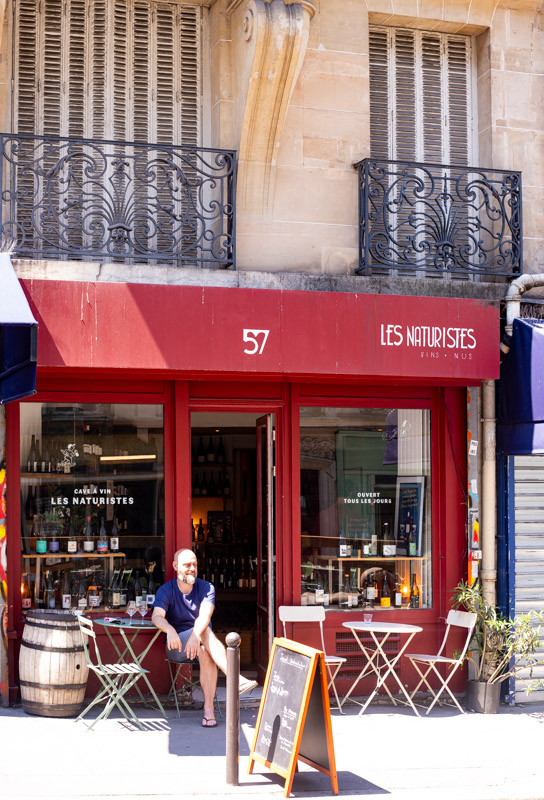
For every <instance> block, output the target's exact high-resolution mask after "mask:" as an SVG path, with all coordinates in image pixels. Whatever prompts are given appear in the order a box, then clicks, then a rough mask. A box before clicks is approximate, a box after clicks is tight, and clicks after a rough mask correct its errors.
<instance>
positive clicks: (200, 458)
mask: <svg viewBox="0 0 544 800" xmlns="http://www.w3.org/2000/svg"><path fill="white" fill-rule="evenodd" d="M196 460H197V463H198V464H204V462H205V461H206V448H205V447H204V440H203V438H202V436H201V437H200V440H199V442H198V447H197V449H196Z"/></svg>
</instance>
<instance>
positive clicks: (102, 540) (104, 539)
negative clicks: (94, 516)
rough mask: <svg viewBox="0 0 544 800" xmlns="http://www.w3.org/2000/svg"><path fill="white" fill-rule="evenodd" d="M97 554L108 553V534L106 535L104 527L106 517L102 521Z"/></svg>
mask: <svg viewBox="0 0 544 800" xmlns="http://www.w3.org/2000/svg"><path fill="white" fill-rule="evenodd" d="M96 552H97V553H107V552H108V534H107V533H106V526H105V525H104V517H101V519H100V530H99V531H98V541H97V543H96Z"/></svg>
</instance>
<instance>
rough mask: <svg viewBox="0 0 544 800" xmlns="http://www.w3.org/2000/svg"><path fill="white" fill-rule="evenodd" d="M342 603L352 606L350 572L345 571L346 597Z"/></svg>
mask: <svg viewBox="0 0 544 800" xmlns="http://www.w3.org/2000/svg"><path fill="white" fill-rule="evenodd" d="M342 605H343V606H347V607H348V608H351V586H350V585H349V572H345V573H344V597H343V600H342Z"/></svg>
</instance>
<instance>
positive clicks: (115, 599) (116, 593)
mask: <svg viewBox="0 0 544 800" xmlns="http://www.w3.org/2000/svg"><path fill="white" fill-rule="evenodd" d="M120 575H121V570H119V569H116V570H114V571H113V578H112V581H111V587H110V595H111V605H112V608H119V606H120V605H121V592H120V590H119V582H120Z"/></svg>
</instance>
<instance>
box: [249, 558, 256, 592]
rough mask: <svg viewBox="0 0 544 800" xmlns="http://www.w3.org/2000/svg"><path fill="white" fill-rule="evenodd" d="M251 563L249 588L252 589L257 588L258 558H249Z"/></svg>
mask: <svg viewBox="0 0 544 800" xmlns="http://www.w3.org/2000/svg"><path fill="white" fill-rule="evenodd" d="M249 564H250V570H249V574H250V587H249V588H250V589H256V588H257V559H256V558H250V559H249Z"/></svg>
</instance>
